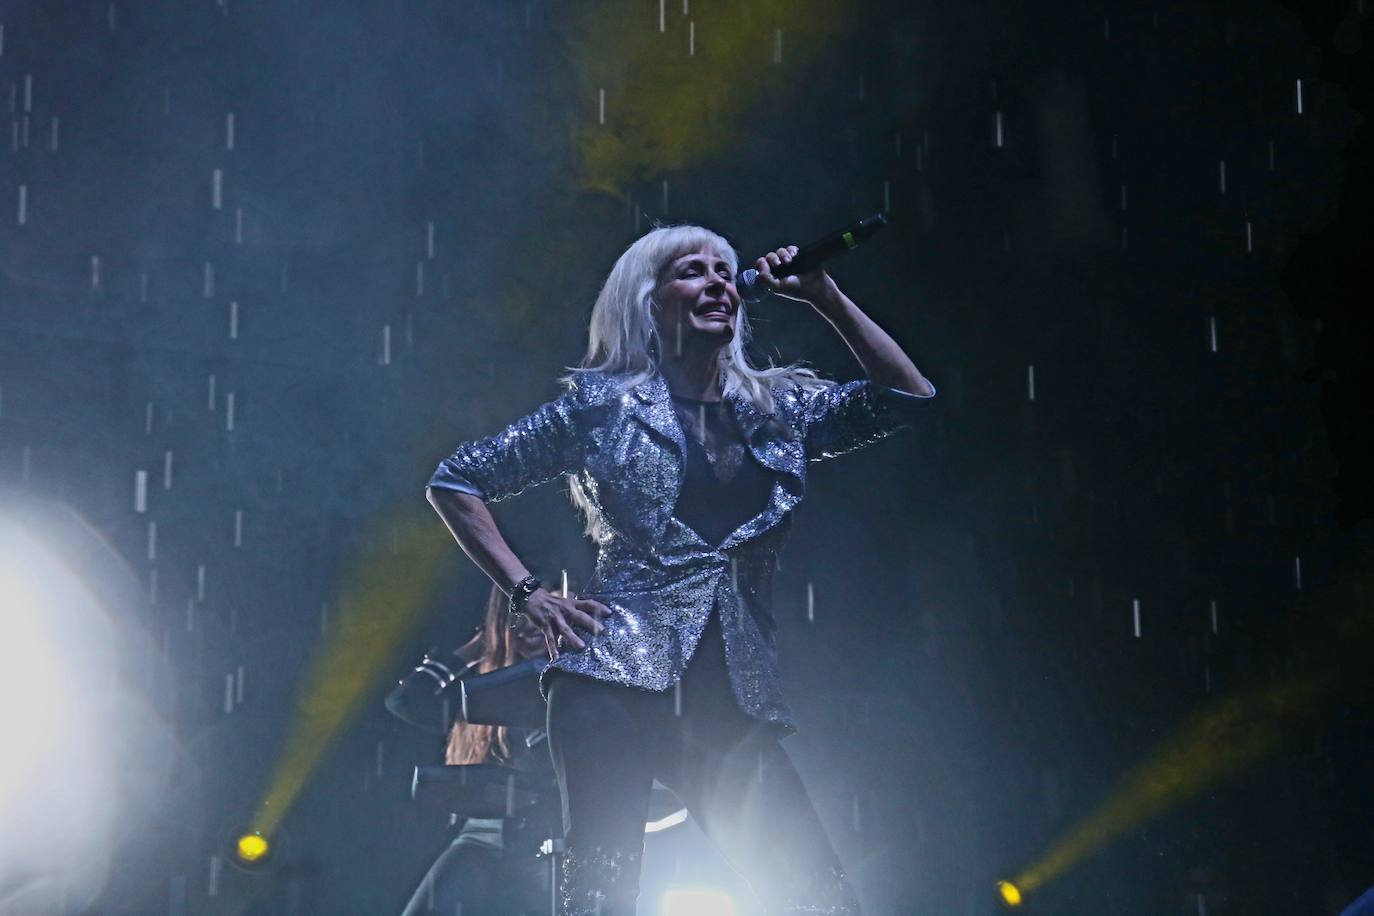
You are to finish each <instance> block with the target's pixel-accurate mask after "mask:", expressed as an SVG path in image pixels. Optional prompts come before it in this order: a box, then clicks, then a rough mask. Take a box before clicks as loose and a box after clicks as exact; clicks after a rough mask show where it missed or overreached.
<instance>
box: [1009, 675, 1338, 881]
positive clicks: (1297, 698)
mask: <svg viewBox="0 0 1374 916" xmlns="http://www.w3.org/2000/svg"><path fill="white" fill-rule="evenodd" d="M1322 686H1323V685H1322V682H1321V681H1319V680H1317V679H1315V678H1309V679H1306V680H1302V681H1295V682H1292V683H1288V684H1282V685H1279V686H1277V687H1273V688H1270V689H1267V690H1257V691H1254V692H1252V693H1249V694H1244V695H1241V696H1237V697H1233V698H1230V699H1226V700H1223V701H1221V702H1220V703H1218V704H1216V705H1215V706H1212V707H1209V708H1208V709H1205V710H1203V711H1202V712H1201V713H1199V714H1198V715H1197V716H1195V717H1194V718H1193V720H1192V721H1191V722H1190V723H1189V724H1188V725H1187V726H1186V727H1185V728H1184V729H1183V730H1182V731H1181V732H1180V733H1179V734H1177V735H1175V736H1174V737H1172V738H1170V739H1169V740H1167V741H1166V742H1164V743H1163V744H1162V745H1160V746H1159V747H1158V748H1157V749H1156V750H1155V751H1154V753H1153V754H1151V755H1150V757H1149V758H1147V759H1146V760H1145V762H1144V763H1142V764H1141V765H1140V766H1138V767H1137V768H1136V769H1135V770H1133V771H1132V772H1131V773H1130V774H1129V775H1128V776H1127V777H1126V779H1125V781H1124V782H1123V784H1122V785H1121V787H1120V788H1119V789H1118V790H1117V791H1116V792H1115V793H1113V794H1112V795H1111V796H1110V797H1109V798H1107V800H1106V801H1104V802H1103V803H1102V804H1101V805H1099V806H1098V807H1097V809H1096V810H1095V811H1093V812H1092V813H1091V814H1089V815H1088V816H1087V817H1086V818H1084V819H1083V820H1081V821H1079V823H1078V824H1077V825H1076V826H1075V827H1074V828H1073V829H1072V830H1070V831H1069V833H1068V834H1067V835H1066V836H1065V837H1064V838H1063V839H1061V840H1060V841H1059V842H1058V843H1056V844H1055V845H1054V846H1053V847H1052V848H1051V849H1050V850H1049V851H1048V852H1047V853H1045V855H1044V856H1042V857H1041V858H1040V859H1039V860H1038V861H1037V862H1035V863H1034V864H1032V865H1030V866H1029V867H1027V868H1026V869H1025V870H1024V871H1022V872H1021V873H1020V874H1019V875H1017V876H1016V877H1015V879H1013V881H1012V882H1011V883H1012V884H1014V885H1015V886H1016V887H1017V888H1019V889H1020V892H1021V893H1022V894H1029V893H1031V892H1033V891H1035V890H1036V889H1037V888H1039V887H1041V886H1043V885H1044V884H1045V883H1047V882H1048V881H1050V880H1052V879H1053V878H1055V877H1057V876H1059V875H1060V874H1062V873H1063V872H1065V871H1067V870H1068V869H1069V867H1070V866H1072V865H1073V864H1075V863H1076V862H1078V861H1079V860H1081V859H1083V858H1085V857H1086V856H1087V855H1089V854H1090V853H1092V852H1095V851H1096V850H1098V849H1100V848H1102V847H1103V846H1105V845H1106V844H1107V843H1108V842H1109V841H1110V840H1111V839H1113V838H1114V837H1116V836H1117V835H1118V834H1120V833H1121V832H1122V831H1124V830H1126V829H1128V828H1130V827H1132V826H1134V825H1136V824H1139V823H1141V822H1143V821H1145V820H1147V819H1149V818H1152V817H1154V816H1156V815H1158V814H1161V813H1163V812H1164V811H1165V810H1167V809H1169V808H1172V807H1174V806H1175V805H1178V804H1179V803H1181V802H1183V801H1184V800H1186V799H1188V798H1190V797H1192V796H1193V795H1196V794H1197V793H1198V792H1199V791H1200V790H1202V789H1204V788H1206V787H1208V786H1211V785H1214V784H1216V783H1218V782H1220V781H1222V780H1223V779H1225V778H1227V777H1230V776H1232V775H1234V774H1236V773H1238V772H1240V771H1241V770H1243V769H1244V768H1245V767H1246V766H1248V765H1249V764H1251V763H1253V762H1254V761H1256V760H1258V759H1259V758H1261V757H1262V756H1264V755H1265V754H1266V753H1268V752H1269V751H1271V750H1273V749H1274V748H1275V747H1277V746H1278V744H1279V743H1280V741H1281V740H1282V739H1283V737H1284V735H1285V733H1286V732H1287V731H1288V728H1289V726H1290V725H1291V720H1293V719H1294V718H1295V717H1296V716H1299V715H1301V714H1303V713H1305V712H1308V711H1310V710H1311V708H1312V706H1313V701H1314V700H1315V699H1316V697H1317V695H1318V693H1319V692H1320V688H1321V687H1322Z"/></svg>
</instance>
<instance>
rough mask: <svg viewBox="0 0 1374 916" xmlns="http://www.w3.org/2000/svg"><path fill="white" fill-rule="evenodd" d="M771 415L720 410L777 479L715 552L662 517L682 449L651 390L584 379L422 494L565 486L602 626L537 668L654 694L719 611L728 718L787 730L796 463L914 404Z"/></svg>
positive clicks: (793, 392) (832, 397) (898, 421)
mask: <svg viewBox="0 0 1374 916" xmlns="http://www.w3.org/2000/svg"><path fill="white" fill-rule="evenodd" d="M773 400H774V409H773V413H772V414H767V415H766V414H763V413H762V412H761V411H759V410H758V409H757V408H756V407H755V406H754V404H753V402H752V401H750V400H749V399H748V398H745V397H730V398H728V399H727V403H728V406H729V410H730V412H731V414H732V415H733V417H734V420H735V422H736V423H737V425H738V427H739V430H740V433H741V434H742V438H743V441H744V442H745V444H746V445H747V447H748V448H749V450H750V452H751V453H752V454H753V456H754V458H755V459H757V460H758V462H759V463H760V464H762V465H763V466H764V467H765V468H768V469H771V470H772V471H774V472H776V473H775V475H774V481H775V482H774V484H773V490H772V494H771V496H770V498H769V500H768V502H767V504H766V506H765V507H764V508H763V510H762V511H760V512H759V513H758V514H757V515H755V516H754V517H752V518H750V519H749V520H748V521H746V522H745V523H744V524H742V525H740V526H739V527H738V528H737V529H735V531H733V532H732V533H731V534H729V535H728V536H727V537H726V539H725V540H724V541H722V542H721V544H720V545H719V546H718V547H715V546H712V545H710V544H708V543H706V542H705V541H704V540H703V539H702V538H701V537H700V536H699V535H698V534H697V533H696V532H695V531H693V530H692V529H691V528H689V527H687V526H686V525H684V524H683V523H682V522H680V521H678V520H677V519H676V518H675V517H674V515H673V510H674V508H675V506H676V505H677V498H678V492H679V490H680V489H681V487H682V481H683V474H684V471H685V468H686V455H687V452H686V443H685V440H684V438H683V432H682V428H681V426H680V425H679V423H678V419H677V416H676V414H675V413H674V411H673V405H672V401H671V399H670V396H669V392H668V386H667V384H666V382H664V380H663V376H662V375H660V374H655V375H653V376H651V377H650V378H649V379H648V380H646V381H644V382H642V383H640V384H638V385H636V386H634V387H630V388H627V387H625V386H624V385H623V384H622V381H621V379H618V378H617V377H614V376H610V375H606V374H602V373H595V372H590V373H583V374H580V375H579V376H578V377H577V383H576V384H575V385H574V386H573V387H572V388H570V389H569V390H568V392H567V393H565V394H564V395H563V396H562V397H560V398H558V399H557V400H554V401H550V402H549V403H547V404H545V405H543V406H542V407H540V408H539V409H538V410H536V411H534V412H533V413H531V414H530V415H528V416H526V417H523V418H522V419H520V420H517V421H516V422H515V423H512V424H511V425H510V426H509V427H507V428H506V429H505V430H504V431H502V432H500V433H498V434H497V435H495V436H491V437H489V438H486V439H479V440H475V441H471V442H465V443H463V444H462V445H459V446H458V448H457V450H456V451H454V453H453V454H452V455H450V456H449V457H448V458H446V459H445V460H444V461H443V462H441V463H440V465H439V467H438V469H437V470H436V471H435V473H434V476H433V477H432V478H431V479H430V481H429V486H431V487H434V488H437V489H447V490H457V491H459V492H462V493H469V494H472V495H474V496H477V497H479V498H481V499H482V500H484V501H488V502H490V501H494V500H499V499H505V498H506V497H509V496H513V495H514V494H516V493H519V492H520V491H521V490H523V489H525V488H526V487H530V486H533V485H535V484H538V483H542V482H544V481H546V480H550V479H552V478H554V477H558V476H560V475H566V476H567V477H568V480H569V485H570V486H571V487H572V488H573V490H574V492H575V493H577V494H579V495H580V496H581V498H582V499H581V501H582V502H583V504H584V505H586V506H587V507H588V515H589V521H590V524H589V529H590V531H591V533H592V537H593V538H594V540H595V541H596V544H597V547H598V555H597V561H596V571H595V574H594V575H593V577H592V579H591V581H590V582H589V583H588V585H587V587H586V588H585V589H581V590H579V592H578V594H579V595H580V596H583V597H587V598H595V599H596V600H598V601H600V602H602V603H604V604H606V605H607V606H608V607H610V608H611V610H612V611H613V612H614V613H613V615H612V616H611V617H610V618H608V619H607V620H606V621H605V629H604V631H603V632H602V633H600V634H599V635H596V636H594V637H589V638H587V637H585V636H584V638H585V640H586V642H587V648H586V649H584V650H581V651H565V652H562V653H561V654H560V655H559V657H558V659H557V660H556V661H554V662H553V663H552V664H551V665H550V670H553V669H561V670H564V671H571V672H575V673H577V674H583V675H588V676H590V677H594V678H599V679H601V680H604V681H611V682H614V683H618V684H624V685H626V686H630V687H638V688H641V689H644V690H654V691H661V690H667V689H668V688H670V687H672V686H673V685H674V684H676V683H677V682H678V679H679V678H681V677H682V675H683V673H684V672H685V671H686V669H687V662H688V661H689V660H690V659H691V657H692V652H693V650H694V649H695V648H696V645H697V642H698V640H699V639H700V638H701V633H702V630H703V629H704V628H705V627H706V623H707V621H708V620H709V618H710V614H711V610H712V608H713V607H718V608H719V609H720V622H721V630H722V632H723V634H724V637H725V657H726V664H727V667H728V668H729V672H730V681H731V685H732V687H733V689H734V693H735V697H736V699H737V700H738V701H739V705H740V708H741V709H742V710H744V712H745V713H747V714H748V715H750V716H753V717H754V718H756V719H760V720H762V721H765V722H772V723H776V724H777V725H780V726H782V727H784V728H786V729H788V730H792V729H793V728H794V727H795V726H794V722H793V719H792V715H791V712H790V710H789V709H788V707H787V704H786V703H785V702H784V700H783V697H782V690H781V687H780V684H779V678H778V664H777V648H776V642H775V639H774V629H775V627H776V621H775V620H774V617H773V612H772V608H771V604H772V600H771V597H772V596H771V591H772V578H773V572H774V570H775V569H776V568H777V563H778V552H779V550H780V549H781V547H782V545H783V542H784V541H785V539H786V536H787V530H788V528H789V527H790V523H791V512H792V509H793V508H794V507H795V506H796V505H797V504H798V503H799V502H800V501H801V499H802V496H803V495H804V493H805V490H806V465H807V462H808V461H819V460H821V459H824V458H829V457H831V456H834V455H839V454H842V453H844V452H848V451H852V450H853V449H856V448H859V447H861V446H863V445H866V444H868V443H870V442H873V441H875V440H877V439H880V438H882V437H883V436H886V435H887V434H889V433H890V432H892V431H893V430H896V429H898V428H900V427H902V426H906V425H909V423H910V422H911V420H912V418H913V416H914V413H915V411H916V410H918V409H919V408H918V407H916V405H917V404H918V403H919V402H920V401H923V400H926V399H925V398H921V397H919V396H917V395H913V394H908V393H906V392H903V391H898V390H896V389H893V388H886V387H883V386H881V385H877V384H874V383H872V382H869V381H855V382H848V383H845V384H831V385H827V386H826V387H824V388H821V389H818V390H814V389H813V390H800V389H793V388H781V389H776V390H775V391H774V394H773Z"/></svg>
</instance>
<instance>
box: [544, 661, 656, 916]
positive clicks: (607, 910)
mask: <svg viewBox="0 0 1374 916" xmlns="http://www.w3.org/2000/svg"><path fill="white" fill-rule="evenodd" d="M662 699H663V698H662V697H661V696H658V695H654V694H648V693H644V692H642V691H637V690H633V689H630V688H626V687H621V686H619V685H615V684H604V683H601V682H599V681H595V680H592V679H589V678H584V677H580V676H578V675H573V674H564V673H554V674H552V675H550V681H549V685H548V700H549V749H550V751H551V752H552V754H553V761H554V770H555V772H556V773H557V775H558V788H559V791H560V792H562V795H563V829H564V831H565V837H564V839H565V842H566V847H565V851H564V854H563V875H562V880H561V882H560V889H559V890H560V898H561V901H562V903H561V906H562V913H563V916H590V914H597V916H634V912H635V900H636V898H637V897H638V895H639V865H640V859H641V857H642V855H643V852H644V821H645V818H646V817H647V816H648V809H649V790H650V788H651V787H652V785H653V779H654V769H655V766H656V760H655V756H656V749H657V747H658V743H659V742H661V741H662V740H663V737H664V736H663V734H662V726H660V728H658V729H655V728H652V727H650V725H651V723H652V721H653V717H652V716H649V715H646V712H647V710H646V708H645V707H646V706H648V705H651V704H652V703H653V702H654V701H656V700H657V701H661V700H662ZM656 732H657V733H656Z"/></svg>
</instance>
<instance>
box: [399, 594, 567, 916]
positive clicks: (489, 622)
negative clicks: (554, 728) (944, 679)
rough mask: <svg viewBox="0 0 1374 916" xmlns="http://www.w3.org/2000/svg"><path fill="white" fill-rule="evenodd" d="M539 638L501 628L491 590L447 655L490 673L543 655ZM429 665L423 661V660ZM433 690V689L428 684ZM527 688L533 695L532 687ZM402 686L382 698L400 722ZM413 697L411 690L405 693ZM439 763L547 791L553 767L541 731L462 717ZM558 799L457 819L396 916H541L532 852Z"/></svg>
mask: <svg viewBox="0 0 1374 916" xmlns="http://www.w3.org/2000/svg"><path fill="white" fill-rule="evenodd" d="M546 651H547V650H546V648H545V643H544V636H543V634H542V633H540V632H539V630H538V629H537V628H535V627H534V626H533V625H531V624H530V623H528V622H517V623H516V625H515V626H514V627H512V626H508V625H507V614H506V596H505V594H503V593H502V592H501V590H500V589H498V588H495V587H493V588H492V589H491V593H490V595H489V596H488V598H487V604H486V613H485V614H484V615H483V618H482V625H481V627H480V628H479V629H478V632H477V634H476V635H475V636H473V637H472V639H470V640H469V641H468V642H467V643H466V644H465V645H464V646H463V647H462V648H460V649H458V650H456V651H455V652H454V653H453V654H454V656H455V657H456V658H457V659H458V661H459V663H460V664H466V665H467V667H466V668H464V670H463V671H462V673H461V674H459V675H458V676H459V677H460V678H462V677H467V676H471V675H479V674H489V673H490V672H492V671H496V670H498V669H500V668H505V667H508V666H510V665H514V664H516V663H517V662H521V661H524V660H525V659H528V658H534V657H536V656H539V655H542V654H544V653H545V652H546ZM427 661H428V659H427ZM431 686H432V684H431ZM529 686H530V690H532V691H533V690H535V689H536V687H535V685H534V683H533V682H531V683H530V685H529ZM406 689H407V682H406V681H402V683H401V686H400V687H398V688H397V689H396V690H395V691H393V692H392V695H391V696H390V697H388V698H387V708H388V709H391V711H392V712H394V713H396V714H397V715H399V716H401V718H403V719H406V720H407V721H414V719H413V718H412V717H411V716H410V715H407V714H405V713H404V712H403V711H402V710H401V707H403V706H405V705H407V704H408V702H409V701H408V700H407V699H406V698H405V697H403V696H401V694H402V692H403V691H405V690H406ZM411 692H412V693H413V692H414V689H413V688H412V689H411ZM444 762H445V763H447V764H449V765H450V766H464V765H471V764H496V765H500V766H509V767H513V768H516V769H519V770H525V771H529V772H532V773H535V774H538V775H540V776H542V777H543V778H544V779H545V780H546V781H547V782H548V784H549V788H550V790H552V788H553V769H552V765H551V762H550V759H549V752H548V749H547V746H546V743H545V741H544V740H543V734H542V733H540V732H532V731H529V730H526V729H519V728H507V727H506V726H492V725H474V724H472V723H469V722H464V721H462V720H461V719H460V720H458V721H455V722H454V723H453V725H452V727H451V728H450V729H449V732H448V742H447V745H446V746H445V748H444ZM557 821H558V810H557V795H555V794H553V793H552V791H550V793H549V794H548V796H547V801H546V802H545V803H543V804H541V805H538V806H536V808H535V809H534V810H532V811H527V812H522V813H521V814H519V815H513V816H510V817H503V818H474V817H469V818H466V819H464V820H463V822H462V827H461V828H460V829H459V831H458V835H457V837H455V838H454V840H453V842H452V843H450V844H449V846H448V848H447V849H445V850H444V851H443V853H442V854H440V856H439V858H438V859H436V860H435V862H434V864H433V865H431V866H430V868H429V871H428V872H427V873H426V874H425V877H424V880H422V881H421V882H420V886H419V887H418V888H416V890H415V893H414V894H413V895H412V896H411V898H410V902H409V903H408V904H407V905H406V908H405V910H404V913H403V916H428V914H445V916H450V914H456V913H461V914H462V916H522V914H524V916H543V914H546V913H548V911H549V893H550V889H549V866H548V864H547V862H546V861H545V860H543V859H538V858H536V856H535V853H536V851H537V849H538V846H539V844H540V843H541V842H543V841H544V840H546V839H548V838H549V836H550V831H551V830H556V829H557Z"/></svg>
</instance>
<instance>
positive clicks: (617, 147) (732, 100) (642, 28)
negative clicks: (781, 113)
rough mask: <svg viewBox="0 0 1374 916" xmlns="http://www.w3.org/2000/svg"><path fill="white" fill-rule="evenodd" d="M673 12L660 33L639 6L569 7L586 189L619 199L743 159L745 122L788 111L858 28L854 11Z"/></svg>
mask: <svg viewBox="0 0 1374 916" xmlns="http://www.w3.org/2000/svg"><path fill="white" fill-rule="evenodd" d="M671 6H672V4H669V7H670V9H669V10H668V14H667V15H666V16H665V18H664V19H663V22H662V31H660V29H659V27H658V26H659V24H658V23H657V22H648V21H645V12H646V10H650V9H652V7H651V6H650V5H646V4H644V3H643V2H641V0H618V2H603V3H579V4H573V5H572V7H571V9H572V10H573V13H572V14H571V15H570V21H568V22H567V23H565V24H564V27H563V28H562V29H560V35H561V36H562V38H563V41H564V42H565V46H566V50H567V59H568V61H569V63H570V67H571V69H572V72H573V77H574V85H575V86H577V100H578V102H579V104H577V105H573V106H568V109H567V110H568V111H569V112H570V113H571V115H572V117H571V118H570V126H571V128H572V135H573V141H574V144H575V147H576V149H577V152H578V158H579V166H580V168H579V176H580V181H581V184H582V186H583V187H584V188H587V189H596V190H603V191H606V192H608V193H611V194H614V195H617V196H623V195H624V194H625V193H626V192H627V191H628V190H629V189H630V188H631V187H632V186H633V185H635V184H637V183H643V182H647V181H650V180H655V179H657V178H659V177H661V176H662V175H663V174H664V173H665V172H668V171H673V170H680V169H684V168H694V167H699V166H702V165H704V164H707V163H708V162H709V161H710V160H712V159H713V158H715V157H718V156H726V155H730V154H738V153H739V152H740V148H741V145H742V143H743V142H744V141H745V139H746V138H747V136H748V124H747V123H746V118H747V116H748V115H750V114H751V113H754V112H756V111H757V110H758V109H759V108H760V107H761V106H762V105H763V104H764V103H765V102H766V101H779V100H782V99H785V98H786V97H787V96H786V93H787V92H788V91H789V90H792V89H794V88H795V86H796V84H797V81H798V79H799V77H800V76H802V75H803V74H804V68H805V67H807V66H808V65H810V64H812V63H815V62H817V61H818V60H819V58H820V56H821V52H822V51H823V50H824V48H825V45H826V42H827V40H833V39H834V38H835V37H836V36H837V35H838V34H840V33H842V32H843V31H844V29H845V28H846V26H847V25H848V23H849V21H850V20H851V19H852V9H851V7H850V5H847V4H843V3H840V4H835V3H822V2H820V0H751V2H749V3H727V4H717V5H716V6H715V7H714V8H713V9H712V10H711V14H710V16H707V17H697V18H687V17H683V16H681V15H678V14H674V13H672V11H671ZM629 23H640V25H637V26H635V27H633V28H632V27H629V26H628V24H629ZM781 23H787V28H786V29H783V30H779V28H778V26H779V25H780V24H781ZM854 81H855V86H856V90H857V86H858V82H859V77H858V76H857V75H855V77H854Z"/></svg>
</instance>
